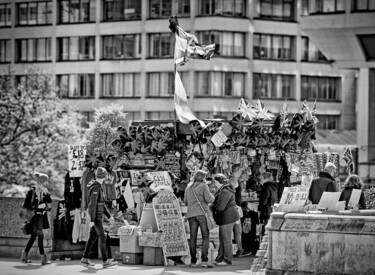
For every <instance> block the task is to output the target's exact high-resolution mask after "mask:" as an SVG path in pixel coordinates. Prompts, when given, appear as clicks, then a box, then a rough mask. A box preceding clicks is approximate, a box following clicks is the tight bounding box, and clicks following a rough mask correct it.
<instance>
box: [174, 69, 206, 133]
mask: <svg viewBox="0 0 375 275" xmlns="http://www.w3.org/2000/svg"><path fill="white" fill-rule="evenodd" d="M174 81H175V91H174V108H175V110H176V114H177V117H178V119H179V120H180V121H181V122H182V123H183V124H189V122H190V121H193V120H198V121H199V124H200V125H201V126H202V127H203V128H205V127H206V124H205V123H204V122H203V121H201V120H199V119H198V118H197V117H196V116H195V115H194V114H193V112H192V111H191V110H190V107H189V104H188V100H187V97H186V91H185V88H184V85H182V81H181V78H180V75H179V73H178V72H177V71H176V75H175V80H174Z"/></svg>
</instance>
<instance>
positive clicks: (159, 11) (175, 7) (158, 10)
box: [149, 0, 190, 18]
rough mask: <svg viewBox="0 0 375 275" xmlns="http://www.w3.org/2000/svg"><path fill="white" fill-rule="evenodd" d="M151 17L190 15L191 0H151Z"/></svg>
mask: <svg viewBox="0 0 375 275" xmlns="http://www.w3.org/2000/svg"><path fill="white" fill-rule="evenodd" d="M149 3H150V6H149V17H150V18H167V17H169V16H171V15H175V16H177V17H188V16H190V0H149Z"/></svg>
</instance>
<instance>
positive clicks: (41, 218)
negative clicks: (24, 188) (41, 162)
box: [21, 173, 52, 265]
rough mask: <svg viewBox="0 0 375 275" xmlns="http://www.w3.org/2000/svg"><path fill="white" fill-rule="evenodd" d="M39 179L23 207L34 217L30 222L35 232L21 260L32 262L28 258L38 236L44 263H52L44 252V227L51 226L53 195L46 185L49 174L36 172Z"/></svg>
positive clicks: (28, 193) (28, 194) (29, 192)
mask: <svg viewBox="0 0 375 275" xmlns="http://www.w3.org/2000/svg"><path fill="white" fill-rule="evenodd" d="M34 175H35V177H36V180H37V184H36V185H35V186H32V187H31V188H30V190H29V191H28V192H27V195H26V198H25V201H24V203H23V207H24V208H26V209H28V210H29V211H31V213H32V215H33V216H32V218H31V219H30V223H31V224H32V226H33V233H31V235H30V239H29V241H28V242H27V244H26V248H25V250H24V251H22V256H21V261H22V262H23V263H31V260H29V259H28V253H29V251H30V249H31V247H32V246H33V244H34V241H35V239H36V237H38V247H39V252H40V256H41V261H42V265H45V264H50V263H51V262H50V261H49V260H48V258H47V256H46V254H45V253H44V247H43V237H44V234H43V229H48V228H50V226H49V221H48V216H47V212H48V211H50V210H51V208H50V203H51V202H52V200H51V195H50V194H49V192H48V190H47V188H46V187H45V186H44V185H45V184H46V183H48V176H47V175H46V174H42V173H35V174H34Z"/></svg>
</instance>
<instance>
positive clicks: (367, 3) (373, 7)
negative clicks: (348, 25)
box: [353, 0, 375, 11]
mask: <svg viewBox="0 0 375 275" xmlns="http://www.w3.org/2000/svg"><path fill="white" fill-rule="evenodd" d="M353 11H375V2H374V1H371V0H353Z"/></svg>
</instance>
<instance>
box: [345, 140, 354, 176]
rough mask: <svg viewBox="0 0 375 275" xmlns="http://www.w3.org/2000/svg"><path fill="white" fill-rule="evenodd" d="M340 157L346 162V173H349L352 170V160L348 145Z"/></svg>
mask: <svg viewBox="0 0 375 275" xmlns="http://www.w3.org/2000/svg"><path fill="white" fill-rule="evenodd" d="M342 159H343V160H344V161H345V162H346V165H347V166H348V168H347V169H348V174H349V175H350V174H351V173H353V172H354V160H353V155H352V151H351V150H350V149H349V147H348V148H346V149H345V151H344V154H343V155H342Z"/></svg>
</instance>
